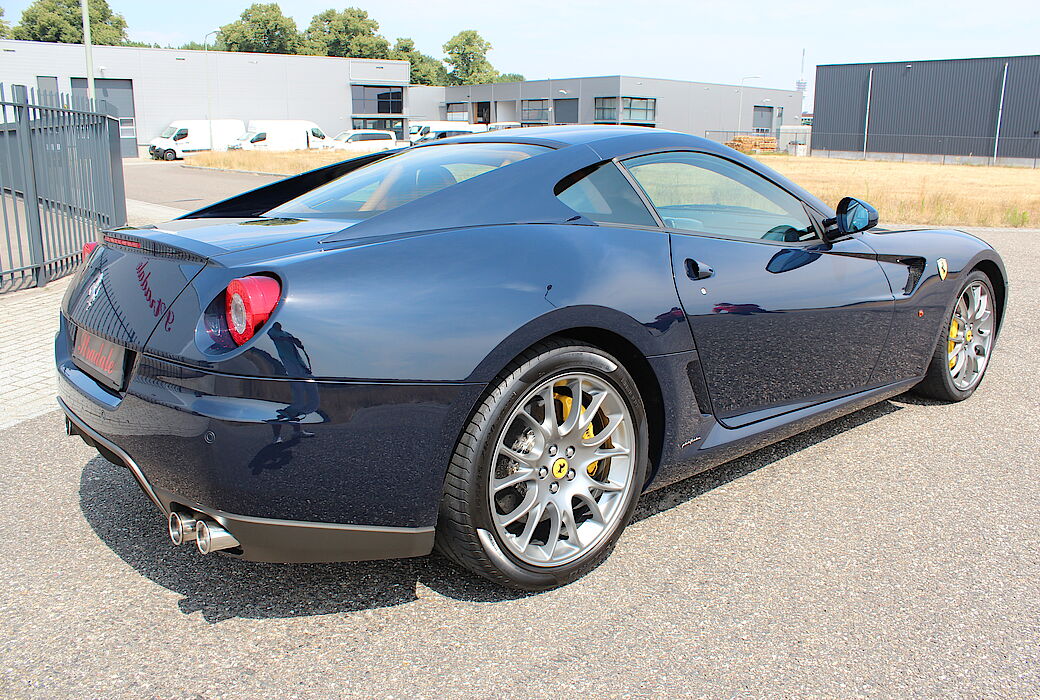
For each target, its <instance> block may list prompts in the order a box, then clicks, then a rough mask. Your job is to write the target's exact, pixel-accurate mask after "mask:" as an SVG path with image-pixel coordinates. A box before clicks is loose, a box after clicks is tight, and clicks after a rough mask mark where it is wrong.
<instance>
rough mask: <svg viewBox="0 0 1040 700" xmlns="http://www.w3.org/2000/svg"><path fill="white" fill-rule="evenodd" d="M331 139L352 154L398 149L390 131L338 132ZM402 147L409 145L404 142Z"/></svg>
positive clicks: (352, 130)
mask: <svg viewBox="0 0 1040 700" xmlns="http://www.w3.org/2000/svg"><path fill="white" fill-rule="evenodd" d="M333 138H334V139H335V141H337V142H338V143H339V144H343V150H349V151H352V152H354V153H374V152H376V151H386V150H389V149H391V148H397V147H398V144H397V135H396V134H394V132H392V131H379V130H375V129H348V130H347V131H341V132H339V133H338V134H336V135H335V136H334V137H333ZM403 145H405V146H408V145H409V143H408V142H405V143H404V144H403Z"/></svg>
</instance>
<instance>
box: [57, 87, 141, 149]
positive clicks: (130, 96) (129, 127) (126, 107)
mask: <svg viewBox="0 0 1040 700" xmlns="http://www.w3.org/2000/svg"><path fill="white" fill-rule="evenodd" d="M94 92H95V94H96V96H97V99H99V100H105V101H106V102H108V104H109V105H111V106H112V108H113V109H115V110H116V114H117V115H118V116H119V144H120V146H121V149H122V152H123V157H124V158H136V157H137V121H136V118H135V116H134V82H133V81H132V80H124V79H122V78H95V79H94ZM72 94H73V95H76V96H77V97H86V96H87V79H86V78H73V79H72Z"/></svg>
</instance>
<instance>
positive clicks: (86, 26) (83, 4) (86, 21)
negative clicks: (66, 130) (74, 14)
mask: <svg viewBox="0 0 1040 700" xmlns="http://www.w3.org/2000/svg"><path fill="white" fill-rule="evenodd" d="M87 2H88V0H79V7H80V9H81V10H82V11H83V48H84V49H86V52H87V97H89V98H90V100H91V101H93V100H94V54H93V53H92V52H91V47H90V10H89V9H88V8H87Z"/></svg>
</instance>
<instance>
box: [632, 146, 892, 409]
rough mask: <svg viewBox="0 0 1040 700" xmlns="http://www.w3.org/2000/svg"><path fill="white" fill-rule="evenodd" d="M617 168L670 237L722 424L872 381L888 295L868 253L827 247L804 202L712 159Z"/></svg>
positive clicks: (672, 156) (643, 161)
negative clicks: (641, 193)
mask: <svg viewBox="0 0 1040 700" xmlns="http://www.w3.org/2000/svg"><path fill="white" fill-rule="evenodd" d="M624 166H625V167H626V169H627V170H628V172H629V173H631V175H632V177H633V178H634V179H635V181H636V182H638V183H639V185H640V186H641V187H642V189H643V191H644V192H645V194H646V196H647V198H648V199H649V201H650V202H651V203H652V204H653V206H654V208H655V209H656V211H657V213H658V215H659V216H660V218H661V220H662V222H663V223H664V225H665V227H666V228H667V229H668V230H669V231H670V233H671V244H672V270H673V274H674V277H675V283H676V289H677V291H678V293H679V298H680V300H681V301H682V304H683V307H684V311H685V312H686V316H687V319H688V320H689V323H690V326H691V329H692V331H693V335H694V340H695V342H696V344H697V349H698V352H699V354H700V358H701V366H702V367H703V368H704V373H705V380H706V383H707V386H708V391H709V394H710V396H711V402H712V408H713V410H714V412H715V415H716V417H717V418H718V419H719V420H720V421H722V422H723V423H724V424H726V425H729V426H734V427H735V426H739V425H745V424H747V423H750V422H753V421H755V420H760V419H763V418H766V417H769V416H771V415H777V414H779V413H782V412H784V411H788V410H793V409H794V408H798V407H800V406H805V405H810V404H812V403H816V402H819V401H823V400H826V399H828V398H831V397H835V396H840V395H845V394H849V393H853V392H855V391H857V390H860V389H862V388H864V387H865V386H866V385H867V384H868V381H869V378H870V375H871V372H872V370H873V369H874V365H875V364H876V362H877V360H878V357H879V355H880V353H881V350H882V348H883V346H884V344H885V340H886V337H887V334H888V331H889V327H890V325H891V322H892V318H891V314H892V309H893V296H892V292H891V289H890V287H889V284H888V280H887V278H886V277H885V274H884V272H883V271H882V269H881V267H880V265H879V264H878V262H877V260H876V258H875V256H874V254H873V252H872V251H871V250H870V249H869V248H868V247H867V246H866V245H865V244H863V243H861V242H860V241H859V240H857V239H855V238H849V239H845V240H842V241H838V242H834V243H824V242H823V241H822V240H821V238H820V236H819V231H818V224H817V223H816V221H814V218H815V217H814V216H811V215H810V212H809V210H808V209H807V208H806V206H805V205H804V204H803V203H802V202H801V201H800V200H798V199H797V198H796V197H794V196H793V195H792V194H790V193H788V192H787V191H786V190H784V189H782V188H781V187H780V186H779V185H777V184H775V183H774V182H772V181H770V180H768V179H766V178H765V177H763V176H761V175H760V174H758V173H756V172H754V171H752V170H749V169H748V168H745V167H744V166H742V165H739V164H737V163H735V162H733V161H729V160H726V159H724V158H721V157H718V156H714V155H709V154H705V153H695V152H667V153H657V154H652V155H646V156H639V157H636V158H631V159H628V160H626V161H624Z"/></svg>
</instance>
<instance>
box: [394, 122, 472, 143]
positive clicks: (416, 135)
mask: <svg viewBox="0 0 1040 700" xmlns="http://www.w3.org/2000/svg"><path fill="white" fill-rule="evenodd" d="M487 130H488V128H487V125H486V124H469V123H467V122H457V121H439V122H437V121H433V122H431V121H413V122H410V123H409V126H408V140H409V141H411V142H412V143H422V142H423V141H432V140H435V139H439V138H440V139H443V138H448V137H451V136H462V135H465V134H479V133H481V132H484V131H487Z"/></svg>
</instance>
